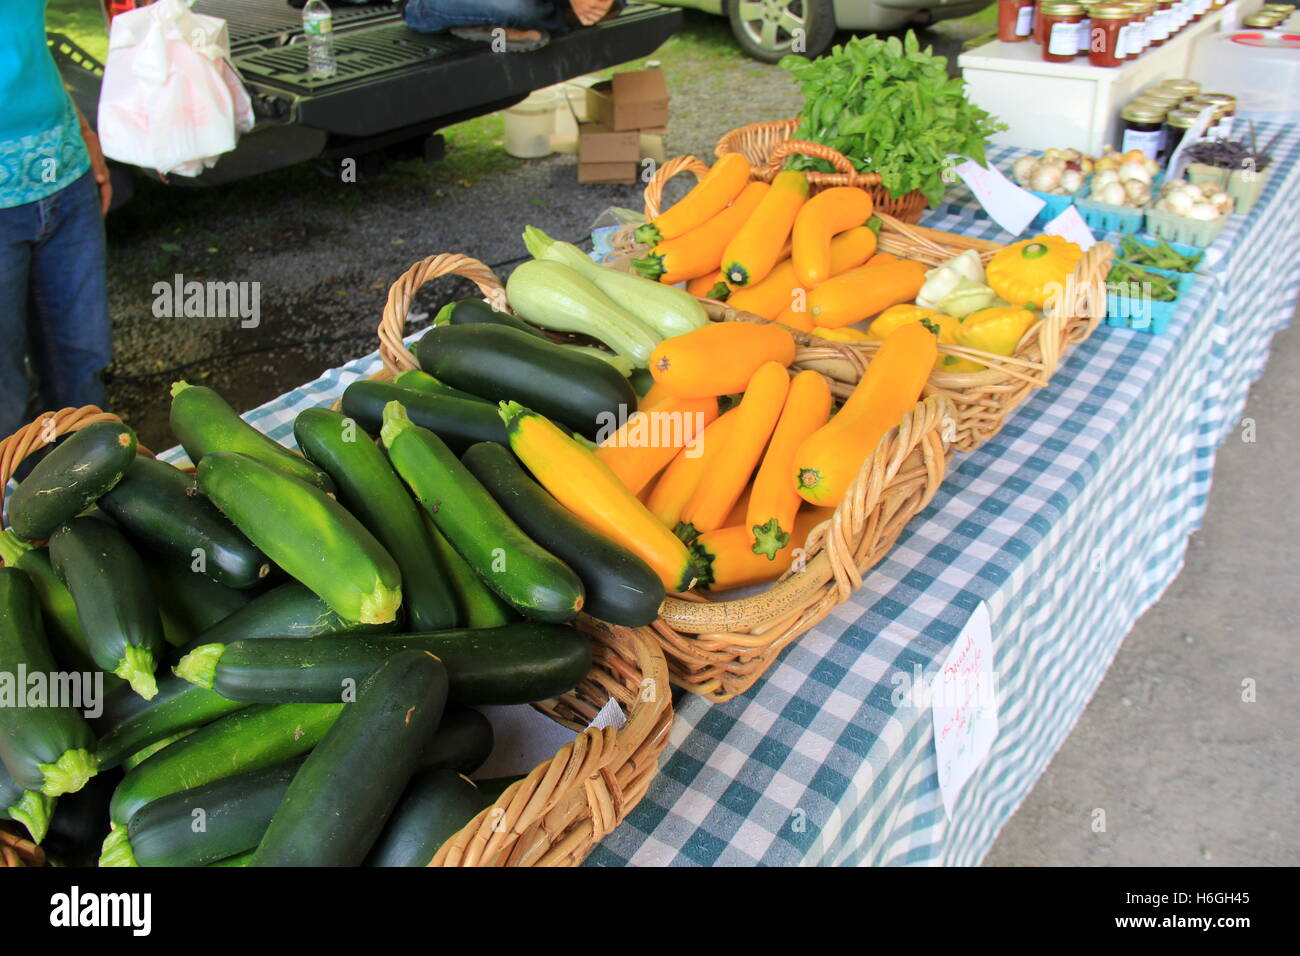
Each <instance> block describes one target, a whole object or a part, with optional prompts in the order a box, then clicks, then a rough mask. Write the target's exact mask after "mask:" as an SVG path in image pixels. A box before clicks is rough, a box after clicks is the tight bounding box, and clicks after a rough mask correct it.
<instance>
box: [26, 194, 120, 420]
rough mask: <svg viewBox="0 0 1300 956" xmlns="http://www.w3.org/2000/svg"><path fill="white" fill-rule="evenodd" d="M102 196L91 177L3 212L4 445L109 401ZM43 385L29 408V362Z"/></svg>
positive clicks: (109, 335) (110, 348)
mask: <svg viewBox="0 0 1300 956" xmlns="http://www.w3.org/2000/svg"><path fill="white" fill-rule="evenodd" d="M106 261H107V255H106V244H105V241H104V219H103V217H102V216H101V215H100V212H99V188H98V186H97V185H96V184H95V177H94V175H92V174H91V173H89V172H87V173H86V175H84V176H82V177H81V178H80V179H78V180H77V181H76V182H74V183H72V184H71V185H69V186H67V187H66V188H64V189H62V190H60V191H59V192H57V193H55V194H54V195H52V196H47V197H46V198H44V199H39V200H37V201H36V202H31V203H27V204H25V205H22V206H11V207H9V208H8V209H0V438H3V437H5V436H7V435H10V434H12V433H13V432H14V431H16V430H17V429H18V428H20V427H21V426H22V425H24V424H26V423H27V422H28V421H29V420H30V418H31V414H32V413H33V412H38V411H46V410H50V411H57V410H58V409H60V408H64V407H66V406H69V405H71V406H79V405H99V406H100V407H103V405H104V404H105V402H106V401H107V394H106V392H105V390H104V383H103V381H102V380H101V378H100V375H101V373H102V372H103V370H104V368H105V367H106V366H107V365H108V363H109V362H110V361H111V360H112V358H113V342H112V329H111V327H110V325H109V319H108V283H107V276H106V275H105V267H106ZM28 361H30V364H31V371H32V372H33V373H35V377H36V395H37V398H38V400H39V404H40V405H41V406H42V407H41V408H38V409H29V408H28V403H29V399H30V398H31V387H30V382H29V380H28V373H27V368H26V363H27V362H28Z"/></svg>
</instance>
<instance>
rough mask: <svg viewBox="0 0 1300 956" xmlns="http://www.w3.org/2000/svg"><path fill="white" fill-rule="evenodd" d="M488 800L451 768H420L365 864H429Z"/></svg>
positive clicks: (371, 849)
mask: <svg viewBox="0 0 1300 956" xmlns="http://www.w3.org/2000/svg"><path fill="white" fill-rule="evenodd" d="M485 806H487V804H485V803H484V802H483V795H482V794H480V793H479V792H478V787H476V786H475V785H474V783H473V781H471V780H469V779H468V778H466V777H462V776H461V775H460V774H458V773H456V772H455V771H454V770H447V769H440V770H421V771H420V772H418V773H417V774H415V776H413V777H412V778H411V781H410V783H408V784H407V785H406V790H405V792H403V793H402V799H401V800H399V801H398V803H397V806H396V807H394V808H393V812H392V815H391V816H390V817H389V818H388V823H387V824H385V826H384V829H383V831H382V832H381V833H380V834H379V838H378V839H377V840H375V843H374V845H373V846H372V847H371V848H370V853H369V854H367V856H366V860H365V865H366V866H428V864H429V861H430V860H432V859H433V857H434V854H436V853H437V852H438V848H439V847H441V846H442V845H443V844H444V843H445V842H447V840H448V839H450V838H451V837H453V836H455V835H456V833H457V832H458V831H459V830H460V829H461V828H462V827H464V826H465V824H467V823H469V821H470V820H473V819H474V817H476V816H477V815H478V814H479V812H480V811H481V810H482V809H483V808H484V807H485Z"/></svg>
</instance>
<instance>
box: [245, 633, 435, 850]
mask: <svg viewBox="0 0 1300 956" xmlns="http://www.w3.org/2000/svg"><path fill="white" fill-rule="evenodd" d="M446 702H447V671H446V669H445V668H444V667H443V666H442V663H441V662H440V661H439V660H438V658H436V657H434V656H433V655H432V654H430V653H427V652H425V651H403V652H401V653H398V654H394V655H393V656H392V657H390V658H388V659H387V660H386V661H384V662H383V663H382V664H380V666H379V667H378V668H377V669H376V670H375V671H374V673H372V674H370V675H369V676H368V677H367V678H366V679H365V680H364V681H363V682H362V683H361V686H360V687H359V688H358V690H357V700H356V703H354V704H350V705H348V706H347V707H345V708H344V710H343V713H342V714H341V715H340V716H339V718H338V720H337V721H336V722H335V723H334V726H332V727H331V728H330V729H329V732H328V733H327V734H326V735H325V737H324V738H323V739H322V740H321V741H320V743H318V744H317V745H316V749H315V750H313V751H312V752H311V754H310V755H309V756H308V757H307V760H306V762H305V763H304V764H303V765H302V769H301V770H299V771H298V773H297V775H296V776H295V777H294V778H293V783H291V784H290V785H289V790H288V792H287V793H286V794H285V795H284V800H283V802H282V803H281V804H280V808H279V809H278V810H277V811H276V812H275V816H274V817H272V819H271V825H270V826H269V827H267V829H266V835H265V836H263V837H262V842H261V843H260V844H258V847H257V854H256V855H255V856H254V857H253V865H254V866H357V865H359V864H360V863H361V862H362V861H364V860H365V858H366V854H367V853H368V852H369V851H370V848H371V846H372V845H373V844H374V842H375V839H376V838H377V837H378V836H379V834H380V832H381V831H382V830H383V828H384V821H385V820H387V819H388V816H389V814H390V813H392V811H393V807H394V806H396V805H397V802H398V800H400V799H401V796H402V791H403V790H404V789H405V788H406V785H407V783H408V782H410V779H411V776H412V775H413V774H414V773H415V770H416V767H417V761H418V759H419V756H420V749H421V744H422V743H423V742H424V741H425V740H428V739H429V738H430V737H432V736H433V733H434V730H435V729H436V728H437V726H438V721H439V720H441V719H442V711H443V707H444V706H445V705H446Z"/></svg>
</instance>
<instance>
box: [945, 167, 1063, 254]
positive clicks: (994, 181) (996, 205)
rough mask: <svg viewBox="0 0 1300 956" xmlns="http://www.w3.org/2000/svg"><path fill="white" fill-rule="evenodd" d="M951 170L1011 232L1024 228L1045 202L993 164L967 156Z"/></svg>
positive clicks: (999, 222) (1018, 232)
mask: <svg viewBox="0 0 1300 956" xmlns="http://www.w3.org/2000/svg"><path fill="white" fill-rule="evenodd" d="M958 158H960V157H958ZM953 172H955V173H956V174H957V175H958V176H960V177H961V179H962V182H964V183H965V184H966V185H967V186H969V187H970V190H971V192H973V193H974V194H975V198H976V199H978V200H979V202H980V205H981V206H983V207H984V211H985V212H987V213H988V214H989V217H990V218H991V219H992V220H993V221H994V222H996V223H997V224H998V225H999V226H1001V227H1002V228H1003V229H1005V230H1006V231H1007V232H1009V233H1011V234H1012V235H1013V236H1018V235H1020V234H1021V233H1022V232H1024V231H1025V227H1026V226H1028V225H1029V223H1030V221H1031V220H1032V219H1033V218H1034V217H1035V216H1037V215H1038V213H1039V211H1040V210H1041V209H1042V208H1043V207H1044V206H1045V205H1047V204H1046V203H1045V202H1043V201H1042V200H1041V199H1039V198H1038V197H1037V196H1035V195H1034V194H1033V193H1031V192H1030V191H1029V190H1027V189H1021V188H1020V187H1019V186H1017V185H1016V184H1015V183H1013V182H1012V181H1011V180H1009V179H1007V177H1005V176H1003V175H1002V173H1001V172H999V171H998V169H997V167H995V166H989V167H988V168H987V169H986V168H985V167H983V166H981V165H980V164H979V163H977V162H975V161H974V160H973V159H968V160H966V161H965V162H962V163H958V164H957V165H956V166H955V167H953Z"/></svg>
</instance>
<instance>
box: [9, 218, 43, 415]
mask: <svg viewBox="0 0 1300 956" xmlns="http://www.w3.org/2000/svg"><path fill="white" fill-rule="evenodd" d="M36 205H37V204H36V203H28V204H27V205H24V206H14V207H12V208H9V209H0V438H5V437H7V436H9V435H12V434H13V433H14V432H16V431H17V430H18V429H19V428H21V427H22V426H23V425H25V424H27V400H28V398H29V396H30V393H31V385H30V383H29V382H28V380H27V363H26V359H27V356H28V354H29V353H30V351H31V345H30V341H29V339H28V335H27V287H28V281H29V276H30V269H31V254H32V245H31V244H32V239H33V238H35V235H36V229H37V212H36V209H35V207H36Z"/></svg>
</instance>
